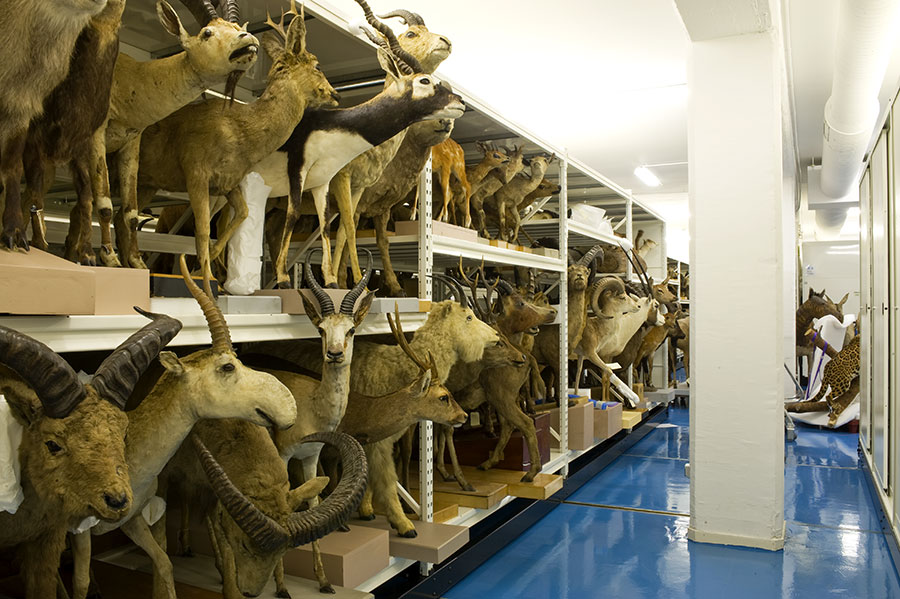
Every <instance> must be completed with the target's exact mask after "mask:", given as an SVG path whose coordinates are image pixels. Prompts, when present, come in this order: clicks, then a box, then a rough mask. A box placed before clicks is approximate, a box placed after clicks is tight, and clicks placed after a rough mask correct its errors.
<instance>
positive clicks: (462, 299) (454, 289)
mask: <svg viewBox="0 0 900 599" xmlns="http://www.w3.org/2000/svg"><path fill="white" fill-rule="evenodd" d="M431 277H432V278H434V279H437V280H439V281H443V282H444V283H446V284H447V285H448V286H449V287H450V294H451V295H452V296H453V299H455V300H456V301H458V302H459V303H460V305H462V306H463V307H464V308H468V307H469V304H468V302H466V292H465V291H463V287H462V283H460V282H459V281H457V280H456V279H454V278H453V277H451V276H449V275H445V274H442V273H439V272H436V273H434V274H432V275H431Z"/></svg>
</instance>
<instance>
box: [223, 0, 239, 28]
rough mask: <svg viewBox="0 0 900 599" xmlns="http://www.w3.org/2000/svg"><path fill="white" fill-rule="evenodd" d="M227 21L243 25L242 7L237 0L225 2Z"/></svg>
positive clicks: (226, 0)
mask: <svg viewBox="0 0 900 599" xmlns="http://www.w3.org/2000/svg"><path fill="white" fill-rule="evenodd" d="M224 18H225V20H226V21H228V22H229V23H234V24H235V25H240V24H241V7H240V6H238V3H237V0H225V17H224Z"/></svg>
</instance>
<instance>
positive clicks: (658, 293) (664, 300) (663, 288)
mask: <svg viewBox="0 0 900 599" xmlns="http://www.w3.org/2000/svg"><path fill="white" fill-rule="evenodd" d="M670 278H671V275H669V274H667V275H666V278H665V280H664V281H663V282H661V283H657V284H653V279H650V286H651V287H652V289H653V297H654V299H656V301H658V302H659V303H660V304H671V303H672V302H675V301H678V298H677V297H675V294H674V293H672V290H671V289H669V279H670Z"/></svg>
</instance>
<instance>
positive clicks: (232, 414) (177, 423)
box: [73, 255, 297, 599]
mask: <svg viewBox="0 0 900 599" xmlns="http://www.w3.org/2000/svg"><path fill="white" fill-rule="evenodd" d="M181 274H182V276H183V277H184V281H185V284H186V285H187V287H188V290H189V291H190V292H191V295H192V296H193V297H194V299H195V300H197V303H198V304H200V309H201V310H202V311H203V315H204V317H205V318H206V322H207V325H208V326H209V332H210V336H211V338H212V347H210V348H209V349H203V350H200V351H196V352H194V353H192V354H190V355H189V356H185V357H182V358H179V357H177V356H176V355H175V354H173V353H171V352H162V353H160V355H159V364H158V365H157V367H156V369H155V370H154V371H153V372H152V374H151V373H148V375H147V376H145V377H144V380H142V383H143V384H146V385H152V390H150V391H149V393H148V394H147V396H146V397H145V398H144V399H143V400H142V401H141V403H140V404H139V405H138V406H137V407H136V408H135V409H134V410H132V411H131V412H129V413H128V438H127V439H126V441H125V459H126V461H127V462H128V471H129V473H130V475H131V489H132V492H133V496H134V509H132V511H131V512H130V513H129V514H128V516H126V517H125V518H123V519H121V520H119V521H117V522H113V523H109V524H106V523H101V524H99V525H97V526H96V527H94V528H93V529H92V530H91V531H90V532H83V533H81V534H78V535H76V536H75V537H74V538H75V542H74V546H75V574H74V577H73V587H74V599H84V597H85V596H86V595H87V589H88V583H89V564H90V561H91V539H90V535H91V533H93V534H104V533H106V532H109V531H111V530H114V529H116V528H119V527H121V529H122V531H123V532H124V533H125V534H126V535H128V537H129V538H131V540H132V541H134V543H135V544H136V545H138V546H139V547H140V548H141V549H143V550H144V551H146V552H147V554H148V555H149V556H150V558H151V560H152V561H153V566H154V571H155V572H156V573H157V575H158V576H159V578H158V580H159V582H161V583H162V584H163V587H162V589H160V590H161V591H164V593H165V597H166V599H175V583H174V579H173V577H172V563H171V562H170V561H169V557H168V556H167V555H166V551H165V548H164V547H160V546H159V544H158V543H157V542H156V540H155V539H154V537H153V535H152V533H151V532H150V529H149V527H148V524H147V522H146V520H144V518H143V517H142V516H141V510H142V509H143V508H144V506H145V505H146V504H147V502H149V501H150V500H151V499H152V498H153V497H154V496H155V495H156V477H157V476H158V475H159V473H160V472H161V471H162V469H163V467H165V465H166V463H167V462H168V461H169V459H171V457H172V456H173V455H174V454H175V452H176V451H177V450H178V448H179V446H181V443H182V441H184V439H185V438H186V437H187V436H188V434H189V433H190V432H191V428H192V427H193V426H194V425H195V424H196V423H197V422H198V421H199V420H201V419H203V420H209V419H222V418H241V419H243V420H247V421H248V422H252V423H254V424H257V425H259V426H267V427H272V428H273V429H276V430H278V429H285V428H288V427H290V426H292V425H293V424H294V421H295V419H296V417H297V408H296V405H295V403H294V399H293V397H291V393H290V391H288V389H287V388H286V387H285V386H284V385H282V384H281V383H280V382H279V381H278V380H277V379H276V378H275V377H273V376H271V375H268V374H266V373H262V372H257V371H255V370H251V369H250V368H247V367H246V366H244V365H243V364H242V363H241V362H240V360H238V359H237V357H236V356H235V353H234V348H233V347H232V345H231V336H230V334H229V332H228V325H227V324H226V322H225V317H224V316H223V315H222V312H221V311H220V310H219V307H218V306H217V305H216V304H215V302H214V301H213V300H212V299H211V298H210V296H209V295H207V294H206V293H204V292H203V291H201V290H200V288H199V287H197V285H196V283H194V281H193V280H192V279H191V278H190V273H189V272H188V269H187V264H186V263H185V260H184V256H183V255H182V256H181Z"/></svg>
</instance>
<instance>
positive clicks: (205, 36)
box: [203, 29, 213, 40]
mask: <svg viewBox="0 0 900 599" xmlns="http://www.w3.org/2000/svg"><path fill="white" fill-rule="evenodd" d="M212 36H213V32H212V29H204V30H203V39H205V40H208V39H209V38H211V37H212Z"/></svg>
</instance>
